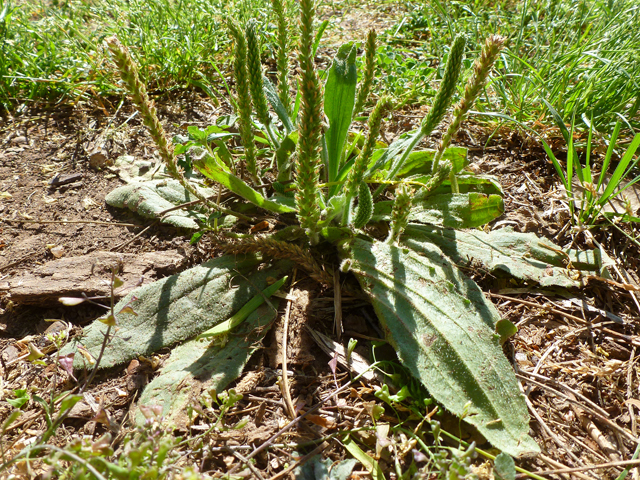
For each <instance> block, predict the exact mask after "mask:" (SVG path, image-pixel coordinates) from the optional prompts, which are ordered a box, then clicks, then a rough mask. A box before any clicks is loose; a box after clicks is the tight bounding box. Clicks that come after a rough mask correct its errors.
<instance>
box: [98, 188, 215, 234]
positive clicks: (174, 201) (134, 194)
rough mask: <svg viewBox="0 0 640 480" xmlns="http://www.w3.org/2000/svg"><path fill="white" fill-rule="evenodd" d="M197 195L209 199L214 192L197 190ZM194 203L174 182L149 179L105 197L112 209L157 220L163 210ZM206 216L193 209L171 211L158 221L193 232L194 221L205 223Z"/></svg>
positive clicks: (117, 189) (196, 227)
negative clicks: (124, 210)
mask: <svg viewBox="0 0 640 480" xmlns="http://www.w3.org/2000/svg"><path fill="white" fill-rule="evenodd" d="M199 190H200V192H201V193H202V194H203V195H204V196H205V197H209V196H211V195H214V194H215V191H214V190H211V189H208V188H199ZM194 200H197V198H195V197H194V196H193V195H192V194H191V193H190V192H188V191H187V190H186V189H185V188H184V187H183V186H182V185H180V183H179V182H178V181H177V180H149V181H145V182H142V183H130V184H129V185H123V186H122V187H118V188H116V189H115V190H113V191H111V192H110V193H109V194H108V195H107V196H106V198H105V201H106V202H107V204H108V205H111V206H112V207H116V208H128V209H129V210H131V211H132V212H136V213H137V214H138V215H141V216H143V217H146V218H157V217H158V216H159V214H160V213H161V212H163V211H165V210H167V209H170V208H172V207H175V206H176V205H182V204H183V203H188V202H192V201H194ZM206 219H207V217H206V215H204V214H203V213H200V212H198V211H197V208H195V209H194V208H192V209H188V210H187V209H180V210H174V211H172V212H171V213H170V214H169V215H167V216H165V217H163V218H162V222H163V223H168V224H170V225H173V226H175V227H178V228H188V229H190V230H195V229H198V228H200V225H199V224H198V222H205V221H206Z"/></svg>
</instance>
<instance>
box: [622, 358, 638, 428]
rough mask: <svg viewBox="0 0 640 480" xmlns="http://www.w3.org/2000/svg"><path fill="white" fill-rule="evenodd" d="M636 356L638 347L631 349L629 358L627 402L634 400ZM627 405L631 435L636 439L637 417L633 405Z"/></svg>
mask: <svg viewBox="0 0 640 480" xmlns="http://www.w3.org/2000/svg"><path fill="white" fill-rule="evenodd" d="M635 356H636V347H633V348H632V349H631V357H630V358H629V365H628V366H627V400H630V399H632V398H633V388H632V386H631V385H632V383H633V364H634V359H635ZM625 403H626V404H627V409H628V410H629V416H630V418H631V433H633V436H634V437H637V436H638V428H637V427H638V425H637V423H636V416H635V415H634V414H633V405H631V404H630V403H628V402H625Z"/></svg>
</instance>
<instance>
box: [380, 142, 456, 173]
mask: <svg viewBox="0 0 640 480" xmlns="http://www.w3.org/2000/svg"><path fill="white" fill-rule="evenodd" d="M435 154H436V150H420V151H418V152H411V153H410V154H409V156H408V157H407V160H406V161H405V162H404V165H403V166H402V168H400V170H398V173H397V174H396V175H397V177H401V178H403V177H407V176H409V175H415V174H431V164H432V163H433V157H435ZM446 160H448V161H449V162H451V167H452V170H451V171H452V172H455V173H458V172H459V171H461V170H462V169H463V168H464V167H466V166H467V165H469V159H468V150H467V149H466V148H464V147H449V148H447V149H446V150H445V151H444V153H443V154H442V158H441V160H440V161H446ZM389 166H390V165H389Z"/></svg>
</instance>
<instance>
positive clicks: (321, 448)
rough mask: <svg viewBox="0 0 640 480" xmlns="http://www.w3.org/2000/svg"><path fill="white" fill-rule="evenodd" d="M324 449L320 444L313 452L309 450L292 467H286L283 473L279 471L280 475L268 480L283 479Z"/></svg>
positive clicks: (324, 446) (277, 474)
mask: <svg viewBox="0 0 640 480" xmlns="http://www.w3.org/2000/svg"><path fill="white" fill-rule="evenodd" d="M325 448H326V445H324V444H320V445H318V446H317V447H316V448H314V449H313V450H311V451H310V452H309V453H307V454H306V455H305V456H304V457H302V458H300V459H299V460H298V461H297V462H295V463H294V464H293V465H290V466H288V467H287V468H285V469H284V470H283V471H281V472H280V473H276V474H275V475H274V476H273V477H271V478H270V479H269V480H278V479H280V478H282V477H284V476H285V475H287V474H289V473H290V472H292V471H293V470H294V469H295V468H296V467H298V466H299V465H302V464H304V463H306V462H307V461H308V460H309V459H311V458H312V457H314V456H315V455H317V454H319V453H321V452H322V451H323V450H324V449H325Z"/></svg>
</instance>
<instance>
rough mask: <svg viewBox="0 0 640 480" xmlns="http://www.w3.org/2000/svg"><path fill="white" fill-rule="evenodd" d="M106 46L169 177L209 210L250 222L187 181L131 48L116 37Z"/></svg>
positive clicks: (108, 41) (110, 39)
mask: <svg viewBox="0 0 640 480" xmlns="http://www.w3.org/2000/svg"><path fill="white" fill-rule="evenodd" d="M105 43H106V44H107V47H108V48H109V52H111V57H112V58H113V62H114V63H115V64H116V67H117V68H118V71H119V72H120V77H121V78H122V81H123V82H124V84H125V86H126V89H127V92H128V93H129V95H131V100H132V101H133V104H134V105H135V107H136V109H137V110H138V112H140V118H141V119H142V123H143V124H144V125H145V126H146V127H147V129H148V130H149V134H150V135H151V138H152V139H153V141H154V143H155V144H156V148H157V149H158V153H159V154H160V158H161V159H162V161H163V162H164V164H165V166H166V168H167V172H168V173H169V175H171V177H173V178H174V179H176V180H177V181H178V182H180V185H182V187H183V188H184V189H185V190H187V191H188V192H189V193H191V194H192V195H193V196H194V197H196V198H197V199H198V200H200V201H201V202H202V203H203V204H205V205H206V206H207V207H209V208H211V209H213V210H216V211H219V212H222V213H226V214H228V215H234V216H236V217H239V218H240V217H243V218H245V219H246V218H247V217H246V216H244V215H241V214H238V213H235V212H233V211H232V210H229V209H226V208H223V207H220V205H217V204H216V203H214V202H212V201H211V200H210V199H208V198H206V197H205V196H204V195H203V194H202V193H200V192H199V191H198V190H197V189H196V188H195V187H194V186H193V185H192V184H191V183H190V182H189V181H187V179H186V178H185V177H184V175H183V173H182V170H181V169H180V168H179V167H178V159H177V157H176V154H175V152H174V149H173V144H172V143H171V142H170V141H169V139H168V137H167V134H166V132H165V130H164V127H163V126H162V124H161V123H160V120H159V119H158V115H157V113H156V108H155V105H154V103H153V102H152V101H151V100H150V99H149V95H148V94H147V89H146V88H145V86H144V83H142V81H141V80H140V75H139V74H138V67H137V66H136V63H135V62H134V61H133V58H131V55H130V53H129V50H128V49H127V47H125V46H124V45H122V43H120V41H119V40H118V39H117V38H116V37H109V38H107V39H105Z"/></svg>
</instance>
